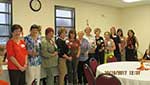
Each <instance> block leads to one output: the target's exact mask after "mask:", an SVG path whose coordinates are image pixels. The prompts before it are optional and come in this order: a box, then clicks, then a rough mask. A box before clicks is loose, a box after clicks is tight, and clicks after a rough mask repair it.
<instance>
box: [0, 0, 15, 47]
mask: <svg viewBox="0 0 150 85" xmlns="http://www.w3.org/2000/svg"><path fill="white" fill-rule="evenodd" d="M0 3H5V4H8V5H10V8H9V6H8V12H1V11H0V14H5V15H8V20H9V19H10V23H9V21H8V23H6V24H2V23H0V26H8V31H9V33H8V35H0V38H3V37H4V38H8V39H9V38H10V36H11V26H12V21H13V16H12V15H13V14H12V12H13V4H12V0H2V1H0ZM6 43H7V42H6ZM0 45H3V44H1V42H0ZM4 45H5V44H4Z"/></svg>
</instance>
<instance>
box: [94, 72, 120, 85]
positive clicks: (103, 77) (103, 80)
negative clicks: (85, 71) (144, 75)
mask: <svg viewBox="0 0 150 85" xmlns="http://www.w3.org/2000/svg"><path fill="white" fill-rule="evenodd" d="M95 84H96V85H121V82H120V80H119V79H118V78H117V77H115V76H114V75H112V74H110V73H103V74H100V75H99V76H98V77H97V78H96V80H95Z"/></svg>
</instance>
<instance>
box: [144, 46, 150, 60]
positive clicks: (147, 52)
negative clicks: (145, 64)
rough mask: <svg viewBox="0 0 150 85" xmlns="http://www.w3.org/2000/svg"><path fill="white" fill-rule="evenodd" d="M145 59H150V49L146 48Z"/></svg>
mask: <svg viewBox="0 0 150 85" xmlns="http://www.w3.org/2000/svg"><path fill="white" fill-rule="evenodd" d="M143 59H144V60H150V49H146V51H145V54H144V56H143Z"/></svg>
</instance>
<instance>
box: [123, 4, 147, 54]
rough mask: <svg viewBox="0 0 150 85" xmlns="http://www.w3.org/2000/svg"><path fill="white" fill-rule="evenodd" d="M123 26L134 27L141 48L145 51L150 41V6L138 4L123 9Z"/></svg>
mask: <svg viewBox="0 0 150 85" xmlns="http://www.w3.org/2000/svg"><path fill="white" fill-rule="evenodd" d="M121 21H122V24H121V26H122V27H123V28H126V30H125V32H127V30H128V29H134V31H135V33H136V36H137V38H138V41H139V43H140V48H139V50H140V51H141V52H142V53H144V51H145V49H146V48H148V45H149V43H150V28H149V27H150V6H148V5H145V6H138V7H131V8H125V9H122V10H121Z"/></svg>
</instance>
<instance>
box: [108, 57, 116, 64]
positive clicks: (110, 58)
mask: <svg viewBox="0 0 150 85" xmlns="http://www.w3.org/2000/svg"><path fill="white" fill-rule="evenodd" d="M116 61H117V59H116V57H115V56H109V57H107V63H109V62H116Z"/></svg>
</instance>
